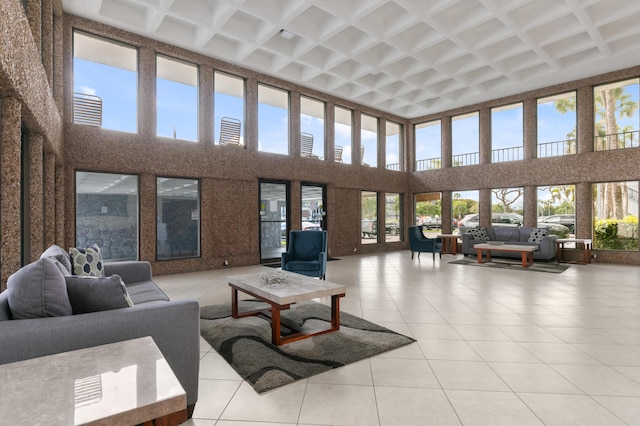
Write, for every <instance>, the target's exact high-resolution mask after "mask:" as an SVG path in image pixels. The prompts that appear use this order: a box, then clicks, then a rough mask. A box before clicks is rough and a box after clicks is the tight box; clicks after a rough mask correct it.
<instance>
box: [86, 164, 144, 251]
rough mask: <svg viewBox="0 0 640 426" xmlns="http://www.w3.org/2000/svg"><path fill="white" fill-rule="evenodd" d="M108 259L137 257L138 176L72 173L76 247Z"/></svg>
mask: <svg viewBox="0 0 640 426" xmlns="http://www.w3.org/2000/svg"><path fill="white" fill-rule="evenodd" d="M93 244H97V245H98V247H100V251H101V252H102V257H103V258H104V259H108V260H136V259H137V258H138V177H137V176H135V175H120V174H112V173H93V172H76V246H78V247H90V246H92V245H93Z"/></svg>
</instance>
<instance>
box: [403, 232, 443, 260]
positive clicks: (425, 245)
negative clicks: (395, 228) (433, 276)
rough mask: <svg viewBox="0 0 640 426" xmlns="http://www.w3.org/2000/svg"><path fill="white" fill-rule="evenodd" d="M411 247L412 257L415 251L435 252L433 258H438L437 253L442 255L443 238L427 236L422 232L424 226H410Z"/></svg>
mask: <svg viewBox="0 0 640 426" xmlns="http://www.w3.org/2000/svg"><path fill="white" fill-rule="evenodd" d="M409 248H410V249H411V259H413V253H415V252H418V258H419V257H420V253H433V260H434V261H435V260H436V253H438V254H439V255H440V257H442V240H441V239H440V238H427V237H425V236H424V234H423V233H422V226H410V227H409Z"/></svg>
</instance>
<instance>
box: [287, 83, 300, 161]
mask: <svg viewBox="0 0 640 426" xmlns="http://www.w3.org/2000/svg"><path fill="white" fill-rule="evenodd" d="M300 108H301V107H300V92H297V91H291V92H289V155H290V156H291V157H300Z"/></svg>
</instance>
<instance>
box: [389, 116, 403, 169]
mask: <svg viewBox="0 0 640 426" xmlns="http://www.w3.org/2000/svg"><path fill="white" fill-rule="evenodd" d="M403 129H404V127H403V125H402V124H400V123H394V122H393V121H387V129H386V130H387V131H386V136H387V138H386V141H385V157H386V162H387V166H386V169H387V170H398V171H403V170H404V156H403V152H404V151H403V149H402V148H403V142H404V138H403V137H402V134H403Z"/></svg>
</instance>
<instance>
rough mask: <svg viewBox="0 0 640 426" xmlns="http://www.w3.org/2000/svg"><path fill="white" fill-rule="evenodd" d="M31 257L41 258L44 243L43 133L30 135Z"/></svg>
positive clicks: (33, 259)
mask: <svg viewBox="0 0 640 426" xmlns="http://www.w3.org/2000/svg"><path fill="white" fill-rule="evenodd" d="M29 149H30V153H29V161H30V163H31V164H30V170H29V171H30V173H29V205H30V210H29V216H30V221H29V234H30V235H29V237H30V241H29V251H30V255H29V259H31V262H33V261H36V260H38V259H39V258H40V255H41V254H42V252H43V249H44V247H43V245H44V211H43V208H44V206H43V200H44V198H43V196H42V193H43V186H42V182H43V177H44V175H43V168H42V167H43V152H42V149H43V138H42V135H38V134H32V135H29Z"/></svg>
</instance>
